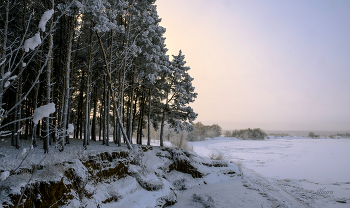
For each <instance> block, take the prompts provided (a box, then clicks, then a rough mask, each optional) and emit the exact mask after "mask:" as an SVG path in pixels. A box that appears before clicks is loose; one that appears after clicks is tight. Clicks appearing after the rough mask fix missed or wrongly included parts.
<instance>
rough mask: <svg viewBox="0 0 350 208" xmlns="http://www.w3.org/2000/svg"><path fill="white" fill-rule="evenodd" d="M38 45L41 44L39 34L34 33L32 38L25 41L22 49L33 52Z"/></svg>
mask: <svg viewBox="0 0 350 208" xmlns="http://www.w3.org/2000/svg"><path fill="white" fill-rule="evenodd" d="M39 44H41V39H40V34H39V33H36V34H35V35H34V36H33V37H31V38H29V39H27V40H26V42H25V43H24V49H25V51H26V52H28V51H29V49H32V50H34V49H35V48H36V47H37V46H38V45H39Z"/></svg>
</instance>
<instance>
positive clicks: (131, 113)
mask: <svg viewBox="0 0 350 208" xmlns="http://www.w3.org/2000/svg"><path fill="white" fill-rule="evenodd" d="M135 73H136V58H135V65H134V71H133V73H132V85H131V95H130V114H129V139H130V143H132V127H133V107H134V106H133V102H132V100H133V99H134V91H135V86H134V85H135Z"/></svg>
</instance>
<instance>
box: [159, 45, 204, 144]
mask: <svg viewBox="0 0 350 208" xmlns="http://www.w3.org/2000/svg"><path fill="white" fill-rule="evenodd" d="M185 64H186V61H185V56H184V55H182V51H181V50H180V52H179V55H177V56H174V55H173V60H172V61H171V67H170V73H166V74H164V76H165V77H163V79H164V80H165V82H164V91H165V95H166V96H165V103H163V107H162V121H161V131H160V146H163V145H164V144H163V133H164V122H165V121H167V123H168V124H169V125H170V126H171V127H172V128H174V129H175V131H176V132H177V133H179V132H181V131H183V130H187V131H192V130H193V126H192V125H191V124H192V122H193V121H194V120H195V119H196V118H197V115H198V114H197V113H195V112H194V111H193V109H192V108H191V107H190V106H188V104H189V103H191V102H194V99H195V98H196V97H197V93H195V92H194V89H195V88H194V87H193V86H192V80H193V78H192V77H191V76H190V75H189V74H188V71H189V70H190V67H187V66H185Z"/></svg>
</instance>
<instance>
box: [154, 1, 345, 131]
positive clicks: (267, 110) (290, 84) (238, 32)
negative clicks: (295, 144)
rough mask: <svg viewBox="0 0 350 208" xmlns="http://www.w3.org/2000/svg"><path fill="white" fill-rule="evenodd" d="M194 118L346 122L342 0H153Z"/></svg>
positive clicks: (230, 122)
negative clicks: (189, 82)
mask: <svg viewBox="0 0 350 208" xmlns="http://www.w3.org/2000/svg"><path fill="white" fill-rule="evenodd" d="M156 5H157V7H158V15H159V16H160V17H161V18H162V22H161V25H162V26H163V27H165V28H166V33H165V37H166V44H167V48H168V49H169V52H168V54H169V55H171V54H173V55H177V54H178V52H179V50H180V49H181V50H182V52H183V54H184V55H185V56H186V58H185V60H186V61H187V65H188V66H189V67H191V70H190V75H191V76H192V77H193V78H194V81H193V85H194V87H195V88H196V92H197V93H198V98H197V99H196V101H195V102H194V103H192V104H191V106H192V107H193V108H194V110H195V112H196V113H198V114H199V115H198V118H197V120H196V122H197V121H201V122H202V123H204V124H206V125H211V124H214V123H216V124H219V125H220V126H221V127H222V128H223V129H227V130H231V129H242V128H262V129H265V130H306V131H308V130H325V131H343V130H350V1H349V0H288V1H280V0H263V1H262V0H157V2H156Z"/></svg>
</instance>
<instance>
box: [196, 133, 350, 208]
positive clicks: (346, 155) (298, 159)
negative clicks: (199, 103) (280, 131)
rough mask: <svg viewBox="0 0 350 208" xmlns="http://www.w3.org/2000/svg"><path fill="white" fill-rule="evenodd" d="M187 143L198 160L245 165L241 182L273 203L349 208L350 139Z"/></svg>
mask: <svg viewBox="0 0 350 208" xmlns="http://www.w3.org/2000/svg"><path fill="white" fill-rule="evenodd" d="M189 144H190V145H192V146H193V150H194V152H196V153H197V154H199V155H200V156H203V157H208V155H209V154H211V153H213V152H214V153H216V154H219V153H222V154H223V155H224V158H225V159H226V160H228V161H233V162H235V163H236V164H237V163H238V164H241V165H242V169H243V173H244V177H243V182H244V183H246V185H248V186H249V187H251V188H253V189H255V190H258V191H259V192H261V194H262V195H264V194H265V195H266V196H267V198H270V201H274V200H277V201H281V200H282V201H285V202H286V203H285V204H284V206H287V207H288V206H289V207H298V206H310V207H349V204H350V151H349V147H350V139H346V138H344V139H322V138H321V139H310V138H304V137H283V138H274V137H270V139H267V140H263V141H253V140H238V139H236V138H223V137H221V138H215V139H209V140H207V141H200V142H190V143H189ZM297 203H301V205H297Z"/></svg>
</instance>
